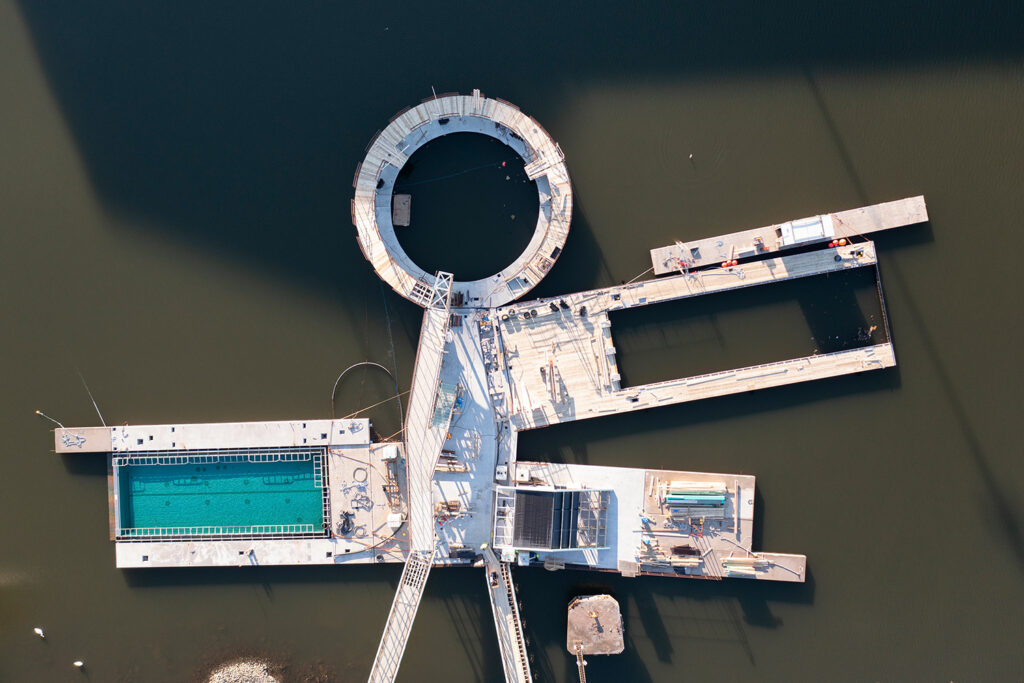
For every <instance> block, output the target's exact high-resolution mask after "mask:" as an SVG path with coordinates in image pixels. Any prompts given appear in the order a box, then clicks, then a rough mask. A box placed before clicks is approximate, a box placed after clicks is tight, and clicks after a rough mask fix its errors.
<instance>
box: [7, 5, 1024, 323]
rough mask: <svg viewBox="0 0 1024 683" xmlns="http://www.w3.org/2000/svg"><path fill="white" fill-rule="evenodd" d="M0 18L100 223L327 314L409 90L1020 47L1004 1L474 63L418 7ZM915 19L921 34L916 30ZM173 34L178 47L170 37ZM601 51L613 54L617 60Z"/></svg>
mask: <svg viewBox="0 0 1024 683" xmlns="http://www.w3.org/2000/svg"><path fill="white" fill-rule="evenodd" d="M19 5H20V7H21V11H22V15H23V16H24V18H25V19H26V22H27V24H28V27H29V29H30V31H31V34H32V37H33V40H34V44H35V47H36V49H37V52H38V54H39V56H40V59H41V62H42V64H43V67H44V68H45V71H46V74H47V76H48V79H49V82H50V85H51V87H52V89H53V92H54V94H55V96H56V99H57V101H58V103H59V105H60V106H61V108H62V110H63V113H64V115H65V118H66V120H67V122H68V124H69V126H70V129H71V131H72V133H73V135H74V138H75V141H76V142H77V144H78V147H79V150H80V152H81V156H82V158H83V161H84V164H85V167H86V169H87V170H88V174H89V177H90V178H91V180H92V183H93V186H94V188H95V190H96V192H97V194H98V196H99V198H100V200H101V201H102V203H103V205H104V206H105V208H106V209H107V210H108V211H109V212H110V213H111V214H113V215H123V216H126V217H128V218H130V219H132V221H131V222H132V225H135V226H148V228H149V229H152V230H155V231H158V232H160V233H164V234H167V235H169V236H172V237H173V238H175V239H176V240H180V241H183V242H187V243H190V244H194V245H197V246H199V247H201V248H204V249H207V250H209V251H211V252H213V253H215V254H217V255H218V256H220V257H222V258H226V259H238V260H241V261H243V262H246V263H248V264H250V265H251V266H252V267H255V268H258V269H259V270H260V271H261V272H264V273H266V274H270V275H277V276H282V277H286V278H288V279H289V280H290V281H292V282H295V283H299V284H302V285H304V286H306V287H308V288H309V289H310V290H312V291H313V292H314V293H315V294H316V295H318V296H322V297H326V298H328V299H329V300H331V301H335V302H338V303H340V302H341V300H342V299H343V297H344V296H345V293H346V292H351V291H363V290H365V288H366V286H368V285H369V284H370V283H371V282H372V281H373V280H374V279H375V278H374V276H373V274H372V272H371V271H370V269H369V268H368V266H367V264H366V263H365V261H364V260H363V259H362V257H361V255H360V253H359V250H358V248H357V247H356V244H355V240H354V239H353V238H352V229H351V227H350V221H349V206H348V199H349V198H350V196H351V181H352V173H353V172H354V170H355V168H356V165H357V164H358V163H359V161H360V160H361V158H362V155H363V149H364V146H365V144H366V143H367V142H368V141H369V139H370V138H371V136H372V135H373V132H374V131H375V130H377V129H378V128H380V127H382V126H383V125H384V123H385V122H386V121H387V119H388V117H390V116H391V115H392V114H393V113H394V112H396V111H398V110H399V109H400V108H401V107H403V106H405V105H408V104H411V103H414V102H415V101H416V100H417V99H418V98H419V97H421V96H423V95H429V88H430V85H431V83H433V84H434V85H436V86H437V87H438V90H441V89H442V88H445V87H448V88H452V89H461V90H464V91H465V90H468V89H469V88H470V87H471V86H473V85H479V86H481V87H484V88H485V91H486V90H493V93H491V94H494V95H500V96H502V97H505V98H507V99H510V100H512V101H515V102H517V103H520V104H522V105H523V106H524V107H526V109H527V111H530V112H531V113H533V114H535V115H537V116H538V117H540V118H541V119H542V120H543V119H544V118H545V117H546V116H547V117H549V118H553V117H554V114H555V113H556V112H558V111H559V110H560V108H561V107H563V106H564V105H565V104H566V103H567V101H568V98H569V97H571V93H569V92H568V90H567V89H566V88H565V87H564V84H565V83H587V82H603V81H607V80H608V79H614V78H617V77H621V78H628V79H630V80H632V79H634V78H635V76H636V74H637V73H646V74H648V75H651V76H654V75H659V74H660V75H666V76H670V75H671V76H678V75H686V74H689V73H695V74H703V75H707V74H709V73H710V74H714V73H719V74H722V73H723V72H726V73H727V72H734V71H753V72H762V71H764V70H765V69H768V68H773V67H793V68H800V67H801V66H802V65H803V64H806V63H812V64H814V65H815V66H818V67H820V66H827V65H830V64H836V65H840V64H841V65H861V66H865V67H867V66H872V65H875V64H884V65H889V64H892V63H893V62H896V63H903V62H906V63H920V62H932V61H943V60H959V59H962V58H963V57H965V56H971V55H976V56H985V57H999V56H1007V55H1015V54H1019V52H1020V40H1019V39H1018V37H1017V35H1016V32H1015V31H1011V30H1010V27H1011V26H1015V25H1019V24H1020V23H1021V22H1019V21H1018V22H1016V23H1014V21H1013V20H1012V19H1013V17H1012V16H1009V15H1011V14H1012V15H1019V14H1021V8H1020V7H1017V6H1015V7H1011V8H1004V7H999V6H976V5H971V6H970V7H969V8H967V7H961V6H960V5H957V4H956V3H947V4H939V5H936V4H934V3H927V4H926V3H911V4H910V5H903V6H900V7H895V6H887V7H885V8H881V9H879V8H870V9H869V8H867V7H863V8H861V7H860V6H853V7H836V6H829V8H828V11H827V12H824V11H821V8H820V6H818V5H817V4H814V3H798V4H796V5H787V7H785V8H779V7H770V8H769V7H766V6H763V5H761V4H758V3H751V4H750V6H749V7H748V8H746V10H744V11H743V12H738V13H735V12H733V11H731V10H727V9H725V8H720V7H718V6H717V5H714V4H710V5H708V4H705V5H701V6H696V7H694V6H685V7H684V6H680V7H678V8H674V9H675V11H671V8H667V9H669V11H667V12H664V13H663V14H662V15H661V16H659V18H658V19H657V23H656V24H655V23H654V19H653V17H650V16H648V15H647V14H646V13H638V12H632V11H627V12H624V13H623V16H621V17H616V18H614V19H613V18H611V17H609V16H607V15H606V14H605V13H603V12H577V11H574V10H570V9H569V8H565V7H559V6H548V5H545V6H544V13H545V16H546V17H548V20H547V21H544V22H540V23H537V22H535V21H533V20H532V15H531V13H530V12H512V13H505V12H503V13H501V22H502V26H503V28H502V31H503V32H504V33H502V35H504V34H507V35H509V36H515V39H514V40H511V41H508V43H507V44H506V45H505V47H504V49H501V50H494V49H491V47H492V45H491V43H493V41H494V40H495V36H494V35H493V33H492V32H488V31H478V32H468V33H466V32H463V31H459V45H460V49H454V50H447V49H446V50H431V49H430V48H431V46H432V45H433V44H434V42H435V41H437V40H440V39H441V38H440V35H443V34H444V33H445V32H446V31H455V30H458V29H457V28H456V27H455V26H453V25H452V24H451V23H450V22H449V19H448V18H447V17H444V16H439V15H437V14H436V13H433V12H431V11H429V10H428V8H427V7H426V6H420V5H412V6H409V7H404V8H401V9H395V10H394V14H393V15H392V16H387V15H386V12H385V16H383V17H382V16H380V15H379V14H378V12H377V11H375V10H376V8H372V7H370V6H351V5H346V6H340V5H338V6H322V7H318V9H317V11H316V12H312V13H311V12H294V13H293V12H290V11H288V10H286V9H276V10H275V9H266V8H264V10H262V11H260V10H257V9H252V10H250V11H247V12H243V13H239V12H235V11H232V10H230V9H228V8H218V7H210V6H208V5H205V4H204V5H200V4H198V3H188V2H186V3H184V4H182V3H178V4H175V5H172V6H155V7H154V6H147V7H141V6H139V5H136V4H132V3H124V2H114V3H109V4H106V5H103V6H101V7H93V6H89V5H87V4H86V5H79V4H70V5H66V6H64V5H51V4H47V3H33V2H27V1H24V2H20V3H19ZM915 5H918V6H916V7H915ZM922 10H925V11H926V14H927V15H928V16H929V18H930V20H929V21H927V22H922V21H921V12H922ZM463 14H464V16H463V18H462V21H460V22H459V25H473V24H474V23H483V24H486V23H488V22H490V21H491V20H492V19H493V14H494V9H493V8H490V7H480V8H476V9H473V8H464V11H463ZM197 18H199V19H198V20H197ZM609 22H613V23H614V25H615V26H616V29H615V30H614V31H608V30H607V27H608V24H609ZM566 26H573V27H574V33H578V34H579V35H590V34H594V35H602V36H604V40H605V41H606V43H605V45H604V49H602V50H596V51H595V50H589V49H588V50H587V58H586V59H570V60H566V59H565V58H564V56H565V50H566V44H565V33H564V32H565V27H566ZM385 27H387V28H388V29H389V30H387V31H385ZM182 32H184V33H185V34H187V35H188V40H180V39H178V38H179V37H180V36H181V35H183V33H182ZM737 35H742V36H744V37H743V39H741V40H737V39H736V38H737ZM522 36H530V37H531V39H530V41H527V42H524V41H522V40H521V38H522ZM639 36H642V37H643V40H640V41H638V40H637V37H639ZM844 36H846V37H849V38H850V39H849V40H846V39H844ZM895 37H898V39H895V40H894V38H895ZM498 41H499V42H500V41H501V39H500V37H499V38H498ZM723 45H728V46H729V49H728V50H723V49H721V48H722V46H723ZM620 48H621V50H623V51H624V53H626V54H630V55H631V57H630V59H628V60H623V59H620V58H619V54H620ZM382 50H383V51H384V53H386V52H387V51H388V50H398V51H399V52H398V55H399V56H398V57H397V61H400V62H404V65H403V68H401V69H395V70H390V71H388V77H387V80H386V83H387V85H386V86H382V85H381V81H380V75H381V67H382V64H381V57H380V55H381V54H382ZM424 50H429V51H430V59H429V60H422V59H419V58H418V57H414V58H413V59H408V58H406V59H403V58H402V54H403V52H402V51H406V52H405V54H406V55H409V56H414V55H419V54H421V52H422V51H424ZM469 54H471V55H473V59H472V60H471V61H472V62H473V66H472V68H471V69H470V70H469V71H468V72H467V69H466V66H467V65H466V56H467V55H469ZM427 62H429V64H428V63H427ZM555 66H557V68H553V67H555ZM438 74H441V75H442V78H444V75H446V74H459V77H458V82H452V83H441V82H436V81H437V75H438ZM381 90H384V91H385V92H387V93H388V95H387V96H375V97H373V98H372V99H371V100H369V101H368V102H367V101H366V100H365V98H362V99H360V104H359V106H356V105H355V104H354V102H353V96H354V95H356V94H358V93H371V94H373V93H378V92H381ZM819 99H820V95H819ZM832 127H833V130H834V129H835V127H834V124H833V126H832ZM553 132H554V133H555V134H556V137H557V131H553ZM840 151H841V153H842V149H840ZM849 163H850V162H849V160H847V164H849ZM585 222H586V217H585V216H584V215H583V213H582V212H581V211H577V212H576V214H575V222H574V225H573V232H572V233H571V236H570V244H569V245H568V247H567V251H566V254H565V255H564V256H563V260H569V261H570V262H571V263H572V266H573V267H571V268H567V267H566V266H565V265H563V266H562V267H560V268H556V271H555V272H554V273H553V274H552V276H551V278H549V279H548V280H546V281H545V283H544V288H545V289H544V291H546V292H548V291H549V292H559V291H561V292H564V291H569V290H572V289H575V288H578V287H579V283H580V282H590V281H591V280H589V279H588V278H587V277H586V276H585V272H586V271H587V270H592V269H593V268H595V267H597V264H599V263H601V260H600V259H599V258H596V256H597V254H595V253H588V250H587V248H586V246H583V245H581V241H582V240H580V239H579V233H580V232H585V230H586V228H585ZM581 224H582V225H581ZM124 229H130V228H124ZM577 267H582V268H583V273H580V274H577V273H576V268H577ZM602 267H603V266H602Z"/></svg>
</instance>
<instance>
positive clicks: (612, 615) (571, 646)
mask: <svg viewBox="0 0 1024 683" xmlns="http://www.w3.org/2000/svg"><path fill="white" fill-rule="evenodd" d="M578 646H580V647H582V649H583V651H582V654H584V655H617V654H620V653H621V652H622V651H623V650H624V649H626V643H625V640H624V638H623V627H622V612H621V611H620V610H619V603H618V602H616V601H615V598H613V597H612V596H610V595H586V596H582V597H578V598H574V599H573V601H572V602H570V603H569V617H568V627H567V628H566V633H565V649H567V650H568V651H569V654H572V655H575V654H577V652H578V650H577V647H578Z"/></svg>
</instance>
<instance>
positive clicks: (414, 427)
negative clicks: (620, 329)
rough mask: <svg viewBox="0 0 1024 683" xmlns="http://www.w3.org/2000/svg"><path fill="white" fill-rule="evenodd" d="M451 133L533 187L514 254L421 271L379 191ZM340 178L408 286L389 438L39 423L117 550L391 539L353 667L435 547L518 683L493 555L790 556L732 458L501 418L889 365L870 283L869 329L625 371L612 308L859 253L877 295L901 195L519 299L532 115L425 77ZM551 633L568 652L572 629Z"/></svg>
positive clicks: (195, 562) (618, 565) (566, 188)
mask: <svg viewBox="0 0 1024 683" xmlns="http://www.w3.org/2000/svg"><path fill="white" fill-rule="evenodd" d="M453 132H476V133H480V134H484V135H489V136H491V137H494V138H497V139H499V140H502V141H503V142H505V143H506V144H507V145H508V146H509V147H510V148H511V149H513V150H514V151H515V152H516V153H518V154H519V155H520V156H521V157H522V158H523V160H524V163H525V165H526V171H527V175H528V176H529V178H531V179H532V180H533V181H534V182H535V183H536V185H537V191H538V200H539V202H540V211H539V215H538V220H537V226H536V228H535V232H534V236H533V238H532V239H531V241H530V243H529V245H528V246H527V248H526V250H525V251H524V252H523V254H521V255H520V256H519V257H517V258H516V259H515V261H513V263H512V264H510V265H509V266H508V267H507V268H505V269H503V270H501V271H500V272H498V273H496V274H495V275H494V276H492V277H489V278H484V279H482V280H476V281H472V282H460V281H456V280H455V279H454V277H453V276H452V274H450V273H444V272H437V273H434V274H429V273H427V272H425V271H424V270H423V269H421V268H420V267H419V266H417V265H416V264H414V263H412V261H411V260H410V259H409V258H408V256H407V255H406V254H405V253H404V251H403V250H402V248H401V246H400V245H399V243H398V240H397V238H396V236H395V230H394V222H395V216H399V217H401V216H403V215H404V214H403V212H402V211H394V213H393V209H395V208H402V207H403V206H408V205H407V204H406V203H405V202H406V200H405V198H402V199H401V200H400V201H399V202H398V204H395V203H394V201H393V200H394V199H395V198H394V197H393V196H392V193H393V189H394V181H395V179H396V177H397V175H398V173H399V171H400V170H401V168H402V166H403V165H404V164H405V163H406V161H407V160H408V158H409V156H410V155H411V154H412V153H413V152H415V150H416V149H418V148H419V147H420V146H422V145H423V144H425V143H426V142H428V141H429V140H432V139H434V138H436V137H438V136H441V135H445V134H447V133H453ZM354 187H355V195H354V198H353V200H352V220H353V224H354V226H355V230H356V237H357V239H358V242H359V246H360V249H361V250H362V252H363V254H364V256H365V257H366V258H367V260H368V261H369V262H370V264H371V266H372V267H373V269H374V270H375V271H376V272H377V274H378V275H379V276H380V277H381V278H382V280H384V281H385V282H387V283H388V284H389V285H390V286H391V287H392V288H393V289H394V290H395V291H396V292H397V293H398V294H400V295H401V296H403V297H405V298H407V299H409V300H410V301H413V302H415V303H417V304H418V305H420V306H422V307H423V308H424V309H425V310H424V314H423V323H422V326H421V329H420V337H419V344H418V348H417V354H416V364H415V368H414V370H413V377H412V389H411V392H410V396H409V399H408V410H407V415H406V419H405V425H404V430H403V431H404V434H403V440H402V441H400V442H382V443H376V442H374V441H373V440H372V439H371V438H370V431H371V430H370V424H369V421H368V420H365V419H363V420H350V419H339V420H323V419H317V420H305V421H296V420H293V421H284V422H253V423H229V424H168V425H141V426H127V425H126V426H117V427H81V428H63V427H60V428H58V429H56V430H55V450H56V451H57V452H58V453H69V454H70V453H105V454H106V455H107V457H108V458H109V462H110V472H111V474H110V476H109V477H108V486H109V498H110V511H111V514H110V518H111V538H112V539H113V540H114V541H115V554H116V563H117V566H118V567H126V568H127V567H131V568H139V567H188V566H215V565H217V566H256V565H268V564H348V563H387V562H393V563H398V562H402V563H404V569H403V573H402V577H401V579H400V580H399V584H398V588H397V590H396V594H395V598H394V601H393V603H392V606H391V610H390V612H389V615H388V618H387V621H386V622H385V624H384V628H383V635H382V637H381V641H380V646H379V648H378V650H377V653H376V657H375V659H374V662H373V666H372V670H371V673H370V680H371V681H392V680H394V678H395V676H396V675H397V672H398V668H399V665H400V664H401V660H402V656H403V654H404V651H405V646H406V643H407V640H408V637H409V633H410V632H411V629H412V626H413V623H414V620H415V617H416V613H417V610H418V607H419V603H420V601H421V599H422V595H423V590H424V587H425V585H426V582H427V580H428V578H429V575H430V572H431V570H432V569H433V568H435V567H443V566H452V565H470V564H471V565H474V566H478V567H480V568H482V569H483V570H484V572H485V581H486V583H487V587H488V594H489V598H490V603H491V608H492V612H493V615H494V623H495V628H496V631H497V635H498V642H499V649H500V652H501V659H502V667H503V671H504V674H505V679H506V680H507V681H517V682H523V681H531V680H532V674H531V671H530V665H529V659H528V655H527V650H526V643H525V639H524V637H523V626H522V619H521V615H520V610H519V607H518V603H517V600H516V589H515V585H514V582H513V577H512V572H511V569H510V568H511V566H512V565H513V564H516V565H519V566H529V565H535V564H536V565H540V564H543V566H544V567H546V568H547V569H552V570H554V569H563V568H571V569H586V570H595V571H612V572H619V573H621V574H622V575H624V576H630V577H637V576H644V575H654V576H673V577H692V578H702V579H712V580H720V579H725V578H742V579H748V580H771V581H789V582H802V581H804V580H805V579H806V576H807V571H806V557H805V556H803V555H796V554H787V553H774V552H763V551H761V550H759V549H755V548H753V547H752V536H753V523H754V502H753V501H754V489H755V479H754V477H753V476H750V475H739V474H716V473H707V472H686V471H666V470H647V469H643V468H635V467H630V468H626V467H592V466H584V465H572V464H551V463H540V462H532V461H528V460H526V459H524V460H522V461H521V460H519V458H518V452H517V451H518V435H519V433H520V432H521V431H523V430H528V429H538V428H543V427H546V426H549V425H554V424H561V423H566V422H571V421H574V420H581V419H593V418H598V417H601V416H604V415H613V414H617V413H623V412H632V411H635V410H643V409H646V408H654V407H658V406H666V405H672V404H676V403H682V402H686V401H694V400H699V399H702V398H710V397H714V396H724V395H728V394H736V393H743V392H748V391H754V390H758V389H767V388H771V387H777V386H782V385H786V384H792V383H796V382H805V381H811V380H817V379H822V378H826V377H834V376H838V375H844V374H852V373H861V372H865V371H870V370H880V369H884V368H888V367H892V366H893V365H895V364H896V358H895V353H894V349H893V345H892V343H891V341H890V339H891V337H890V336H889V334H888V322H887V317H886V316H885V315H884V303H883V318H884V323H885V325H886V330H885V332H886V334H885V336H884V339H885V341H884V342H882V343H867V344H866V345H864V346H861V347H860V348H853V349H848V350H843V351H838V352H835V353H824V354H818V355H812V356H807V357H801V358H783V359H779V360H778V361H775V362H771V363H765V364H760V365H757V366H751V367H742V368H734V369H729V370H724V371H721V372H714V373H709V374H704V375H699V376H692V377H682V378H677V379H671V380H668V381H664V382H657V383H653V384H644V385H640V386H632V387H625V386H622V384H623V380H622V376H621V374H620V372H619V369H618V365H617V362H616V349H615V343H614V339H615V329H614V326H613V324H612V317H611V314H612V313H614V312H615V311H619V310H625V309H631V308H637V307H642V306H651V305H656V304H659V303H663V302H667V301H673V300H679V299H687V298H693V297H699V296H704V295H708V294H714V293H716V292H725V291H730V290H735V289H741V288H746V287H761V286H766V285H770V284H772V283H778V282H784V281H788V280H794V279H798V278H807V277H813V276H817V275H824V274H828V273H836V272H841V271H847V270H853V269H861V268H871V269H874V271H875V273H876V283H877V284H878V291H879V296H881V295H882V292H881V285H880V279H879V278H878V263H877V254H876V249H875V245H874V243H872V242H870V241H868V240H867V239H866V238H865V237H864V236H865V235H867V234H871V233H874V232H878V231H881V230H888V229H892V228H895V227H899V226H901V225H910V224H914V223H920V222H923V221H926V220H927V218H928V216H927V211H926V208H925V204H924V199H923V198H922V197H911V198H909V199H903V200H900V201H896V202H888V203H885V204H877V205H875V206H870V207H864V208H860V209H853V210H848V211H840V212H837V213H830V214H821V215H817V216H812V217H810V218H807V219H801V220H795V221H787V222H784V223H781V224H776V225H771V226H766V227H763V228H757V229H755V230H747V231H744V232H739V233H733V234H730V235H722V236H718V237H710V238H706V239H702V240H694V241H690V242H688V243H683V242H677V243H675V244H674V245H669V246H667V247H661V248H658V249H654V250H652V252H651V258H652V263H653V270H654V274H655V276H656V277H655V278H654V279H651V280H645V281H640V282H634V283H630V284H625V285H621V286H615V287H607V288H602V289H596V290H590V291H583V292H577V293H573V294H568V295H565V296H560V297H553V298H546V299H536V300H533V301H527V302H522V301H517V300H518V299H520V298H521V297H522V296H523V295H524V294H526V293H527V292H528V291H530V290H531V289H532V288H533V287H534V286H535V285H536V284H537V283H538V282H539V281H540V279H541V278H543V277H544V275H545V274H546V273H547V272H548V271H549V270H550V268H551V267H552V266H553V264H554V263H555V261H556V260H557V259H558V257H559V255H560V254H561V251H562V248H563V246H564V244H565V240H566V237H567V235H568V230H569V221H570V218H571V215H572V187H571V184H570V181H569V175H568V171H567V168H566V165H565V160H564V157H563V155H562V152H561V149H560V148H559V147H558V145H557V144H556V143H555V142H554V140H553V139H552V138H551V137H550V136H549V135H548V134H547V132H546V131H545V130H544V129H543V128H542V127H541V126H540V124H539V123H537V121H536V120H534V119H533V118H531V117H529V116H527V115H526V114H524V113H522V112H521V111H520V110H519V109H518V108H517V107H515V106H514V105H511V104H509V103H508V102H504V101H502V100H499V99H495V98H485V97H484V96H483V95H482V94H481V93H480V91H479V90H474V91H473V93H472V94H471V95H458V94H444V95H440V96H435V97H432V98H430V99H428V100H425V101H424V102H422V103H421V104H419V105H416V106H414V107H410V108H408V109H406V110H403V111H402V112H400V113H399V114H398V115H397V116H395V117H394V118H393V119H392V121H391V122H390V123H389V125H388V126H387V127H386V128H385V129H384V130H383V131H381V132H380V133H378V134H377V135H375V136H374V138H373V140H372V141H371V143H370V144H369V146H368V147H367V155H366V158H365V159H364V161H363V162H362V163H361V164H360V166H359V168H358V169H357V171H356V175H355V179H354ZM171 494H175V495H171ZM213 494H216V495H213ZM570 638H571V635H570ZM569 645H570V652H571V653H574V654H576V655H577V657H578V662H582V657H583V654H584V652H586V653H590V652H591V650H590V649H589V648H588V647H587V646H584V647H582V648H580V649H579V651H578V652H575V651H574V650H573V649H572V646H573V643H572V642H571V641H570V643H569ZM580 672H581V676H582V675H584V671H583V665H582V663H580Z"/></svg>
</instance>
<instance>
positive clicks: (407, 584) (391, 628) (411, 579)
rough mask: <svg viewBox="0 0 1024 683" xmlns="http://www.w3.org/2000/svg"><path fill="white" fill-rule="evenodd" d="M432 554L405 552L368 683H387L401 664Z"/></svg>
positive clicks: (392, 678) (431, 561) (393, 677)
mask: <svg viewBox="0 0 1024 683" xmlns="http://www.w3.org/2000/svg"><path fill="white" fill-rule="evenodd" d="M435 552H436V551H435ZM435 552H429V553H424V552H418V551H413V552H411V553H409V558H408V560H406V563H405V568H404V569H402V578H401V579H400V580H399V582H398V589H397V590H396V591H395V599H394V602H392V603H391V612H390V613H389V614H388V621H387V624H386V625H385V627H384V633H383V634H382V635H381V639H380V645H379V646H378V647H377V656H376V657H374V660H373V668H372V669H371V670H370V678H369V681H370V683H391V681H394V680H395V676H396V675H398V666H399V665H400V664H401V663H402V655H404V654H405V644H406V643H407V642H408V641H409V633H410V632H411V631H412V624H413V621H414V620H415V619H416V611H417V610H418V609H419V606H420V599H421V598H422V597H423V589H424V588H425V587H426V584H427V577H428V576H429V575H430V568H431V567H432V566H433V564H434V555H435Z"/></svg>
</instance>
